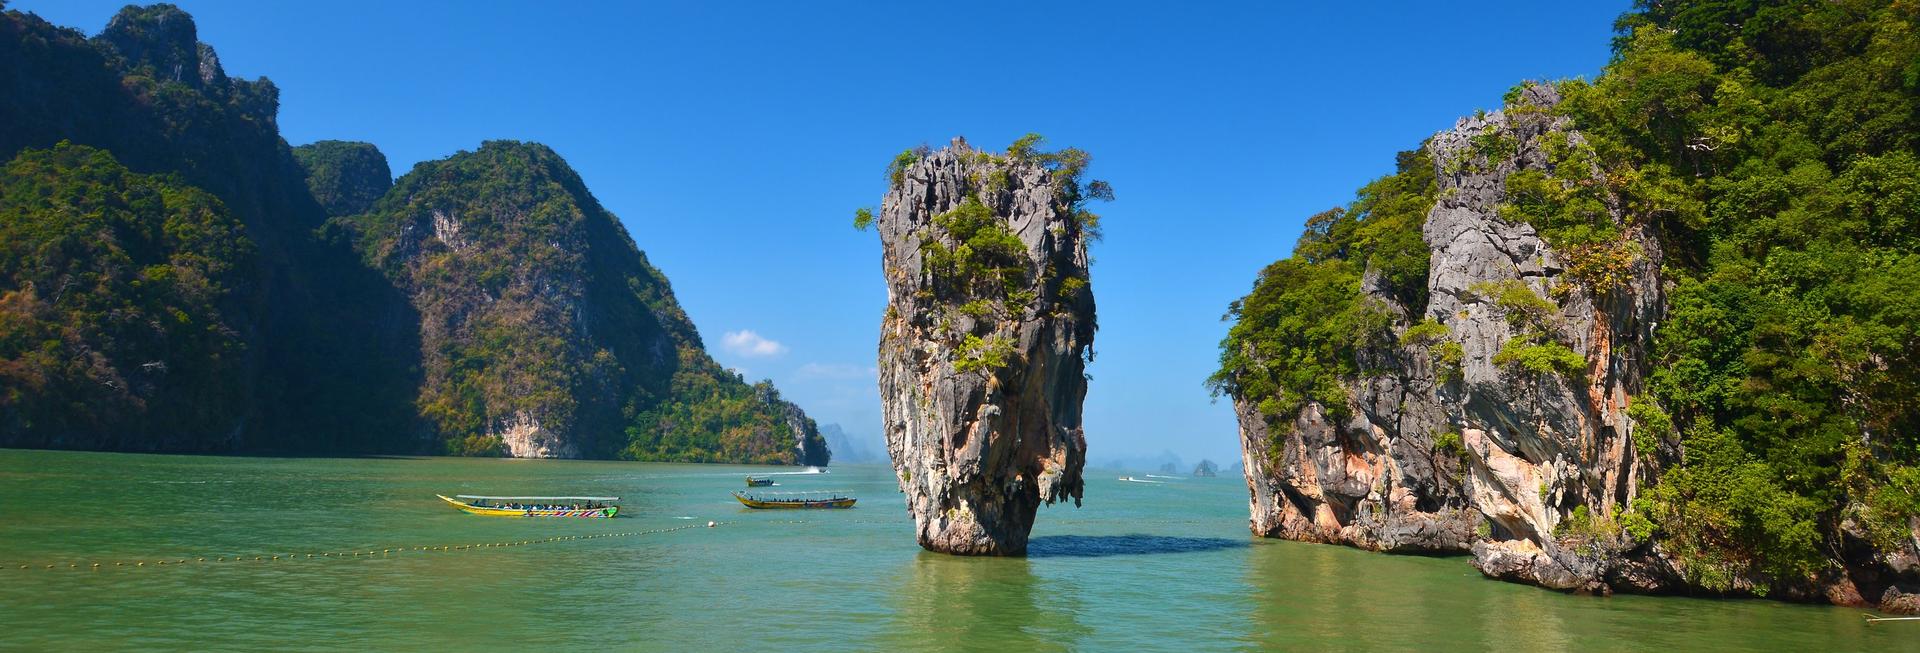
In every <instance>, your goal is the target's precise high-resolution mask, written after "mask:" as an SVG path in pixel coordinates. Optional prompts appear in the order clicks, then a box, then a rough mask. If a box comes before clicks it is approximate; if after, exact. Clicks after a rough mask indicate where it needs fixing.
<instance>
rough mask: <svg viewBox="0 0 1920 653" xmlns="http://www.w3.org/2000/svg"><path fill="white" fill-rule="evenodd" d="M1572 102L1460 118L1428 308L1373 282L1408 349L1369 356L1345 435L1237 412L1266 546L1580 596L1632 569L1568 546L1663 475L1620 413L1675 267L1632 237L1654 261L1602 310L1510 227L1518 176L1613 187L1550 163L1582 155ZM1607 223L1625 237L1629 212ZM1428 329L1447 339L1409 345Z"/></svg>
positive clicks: (1319, 412) (1527, 104)
mask: <svg viewBox="0 0 1920 653" xmlns="http://www.w3.org/2000/svg"><path fill="white" fill-rule="evenodd" d="M1557 102H1558V97H1557V95H1556V94H1555V93H1554V92H1553V90H1552V88H1551V87H1545V86H1530V87H1527V88H1526V90H1525V91H1524V93H1523V94H1522V95H1521V97H1520V98H1519V99H1518V100H1517V102H1516V104H1515V105H1513V106H1511V107H1509V109H1508V110H1507V111H1505V112H1495V113H1491V114H1486V115H1484V116H1482V117H1477V118H1468V119H1463V120H1461V121H1460V122H1459V124H1457V125H1455V127H1454V129H1452V130H1450V131H1447V132H1443V133H1441V134H1439V135H1437V136H1435V137H1434V138H1433V139H1432V140H1431V141H1429V142H1428V144H1427V146H1426V151H1427V154H1428V157H1429V159H1430V161H1431V165H1432V166H1433V167H1434V175H1435V180H1436V182H1437V190H1438V193H1437V196H1436V197H1435V202H1434V204H1433V206H1432V208H1431V209H1430V211H1429V212H1428V213H1427V216H1426V219H1425V226H1424V228H1423V230H1422V238H1423V240H1424V242H1425V243H1426V245H1427V247H1428V248H1429V249H1430V252H1431V255H1430V263H1429V265H1430V268H1429V269H1430V272H1429V275H1428V278H1427V287H1426V290H1427V292H1426V293H1425V295H1426V297H1427V298H1428V301H1427V305H1426V307H1425V309H1424V311H1421V310H1419V309H1418V308H1410V307H1408V306H1405V305H1403V304H1402V303H1401V301H1400V298H1399V296H1398V295H1397V294H1396V293H1394V292H1391V291H1390V289H1388V288H1385V287H1383V286H1382V283H1381V278H1380V275H1379V274H1377V273H1370V274H1368V275H1367V276H1365V277H1364V278H1363V279H1362V281H1361V288H1362V293H1363V294H1364V295H1365V296H1366V297H1367V298H1368V300H1370V301H1371V302H1373V303H1374V304H1375V305H1376V306H1378V307H1380V309H1381V310H1383V311H1384V312H1385V313H1386V314H1387V315H1388V316H1389V317H1390V318H1391V321H1392V324H1393V327H1392V329H1393V335H1394V337H1393V338H1391V339H1388V340H1386V341H1377V342H1374V343H1371V344H1369V345H1368V346H1365V347H1362V348H1361V349H1360V350H1359V351H1358V352H1357V353H1358V355H1359V357H1360V359H1361V360H1362V364H1361V367H1362V368H1363V369H1366V370H1370V371H1372V372H1373V373H1370V374H1363V375H1360V376H1358V377H1356V378H1349V379H1347V380H1346V381H1345V383H1344V392H1345V393H1346V394H1347V397H1348V404H1349V405H1350V406H1352V407H1353V410H1352V411H1351V413H1350V416H1349V417H1348V419H1346V420H1336V419H1332V418H1331V417H1330V415H1329V411H1328V410H1327V409H1326V407H1325V406H1323V405H1321V404H1318V403H1312V404H1309V405H1307V406H1306V407H1305V409H1303V410H1301V411H1300V414H1299V415H1298V416H1297V417H1296V418H1295V419H1294V420H1292V423H1291V429H1290V432H1287V433H1284V434H1279V435H1280V437H1275V436H1276V433H1275V430H1276V429H1275V427H1274V425H1272V424H1271V423H1270V421H1269V419H1268V418H1267V417H1266V416H1265V415H1262V414H1260V412H1259V410H1258V408H1257V407H1256V406H1255V404H1256V403H1257V402H1258V401H1259V398H1258V397H1241V398H1239V399H1237V400H1236V402H1235V408H1236V410H1237V411H1238V413H1239V415H1240V423H1241V431H1242V433H1241V439H1242V443H1243V445H1244V447H1243V448H1244V451H1245V456H1244V457H1245V463H1246V465H1247V469H1248V473H1247V479H1248V486H1249V489H1250V490H1251V495H1252V507H1253V520H1252V525H1253V530H1254V532H1255V533H1258V534H1261V535H1265V536H1268V537H1283V538H1288V539H1298V540H1307V541H1315V542H1328V543H1339V544H1351V545H1354V546H1359V547H1363V548H1368V549H1376V550H1386V551H1410V552H1414V551H1417V552H1446V551H1466V550H1469V549H1470V550H1472V551H1473V553H1474V555H1475V558H1476V565H1478V566H1480V567H1481V568H1482V569H1483V570H1485V571H1487V573H1489V574H1493V575H1498V576H1502V577H1507V578H1513V579H1516V580H1525V581H1530V582H1535V583H1539V584H1543V585H1547V586H1551V587H1560V588H1566V589H1603V587H1604V585H1605V584H1606V583H1607V582H1609V574H1610V573H1611V572H1612V566H1611V563H1613V562H1614V561H1616V560H1617V556H1615V555H1614V554H1617V553H1619V552H1611V551H1610V552H1608V555H1607V556H1602V557H1601V559H1599V560H1588V559H1581V560H1580V561H1578V562H1576V561H1574V559H1575V558H1580V556H1579V555H1577V554H1575V553H1573V552H1572V551H1571V550H1570V549H1564V548H1562V547H1561V545H1560V540H1558V539H1557V538H1555V537H1554V534H1555V533H1556V529H1558V528H1559V527H1560V526H1561V524H1562V523H1563V522H1566V521H1567V520H1569V519H1570V518H1572V517H1573V515H1574V511H1575V510H1576V509H1578V510H1582V511H1585V513H1586V514H1587V515H1589V516H1587V517H1585V518H1586V519H1611V518H1612V517H1614V516H1615V515H1614V513H1615V511H1617V510H1619V509H1620V507H1622V506H1624V505H1626V504H1627V503H1628V502H1630V501H1631V500H1632V499H1633V498H1634V496H1635V495H1636V493H1637V491H1638V489H1639V487H1640V482H1641V480H1642V478H1643V477H1644V476H1645V475H1646V474H1647V473H1648V471H1647V469H1646V468H1645V465H1646V464H1647V463H1648V462H1651V456H1649V457H1646V458H1643V457H1641V456H1636V455H1635V453H1636V452H1634V451H1633V449H1632V439H1631V437H1630V435H1629V429H1630V428H1631V426H1632V424H1631V420H1629V419H1627V417H1626V413H1625V411H1626V408H1627V405H1628V402H1629V401H1630V398H1631V397H1633V396H1635V395H1637V394H1639V393H1640V391H1641V385H1642V383H1643V381H1642V380H1643V379H1644V377H1645V376H1646V370H1645V369H1644V361H1645V360H1646V359H1647V357H1646V355H1645V347H1644V343H1646V342H1648V338H1649V335H1650V333H1651V329H1652V327H1653V325H1654V323H1655V322H1656V321H1657V320H1658V319H1659V311H1660V306H1661V299H1660V292H1661V285H1660V282H1659V279H1658V278H1657V276H1656V272H1657V270H1658V269H1659V260H1660V250H1659V247H1658V244H1657V243H1655V242H1654V241H1653V240H1652V239H1651V238H1648V237H1646V236H1645V235H1644V234H1643V233H1640V232H1638V231H1637V230H1634V231H1630V232H1629V233H1628V235H1627V238H1628V239H1630V241H1631V242H1632V243H1633V246H1634V248H1635V249H1636V250H1637V251H1638V252H1639V255H1638V256H1636V257H1634V258H1633V260H1632V262H1631V263H1630V264H1629V265H1628V267H1627V269H1626V270H1625V275H1626V276H1625V283H1622V284H1619V285H1613V286H1611V287H1609V288H1607V290H1606V291H1604V292H1599V291H1596V289H1595V287H1594V284H1593V283H1591V282H1589V281H1586V280H1582V279H1579V278H1576V277H1575V276H1572V275H1569V274H1568V262H1567V261H1565V260H1564V259H1563V256H1562V255H1561V254H1560V253H1559V252H1556V251H1555V250H1554V249H1553V248H1552V247H1549V246H1548V244H1547V243H1546V242H1545V241H1544V240H1543V239H1542V238H1541V237H1540V235H1539V233H1538V232H1537V231H1536V230H1535V228H1534V227H1533V226H1531V225H1528V224H1526V223H1522V222H1514V221H1511V220H1508V219H1506V218H1503V217H1502V215H1501V210H1500V209H1501V207H1502V206H1503V205H1505V204H1507V203H1509V202H1510V200H1511V198H1509V197H1507V193H1508V187H1509V185H1508V180H1509V178H1510V177H1512V176H1513V175H1515V174H1516V173H1517V172H1519V171H1535V172H1543V173H1547V174H1550V175H1551V176H1553V177H1554V178H1557V179H1575V180H1592V179H1593V178H1594V176H1595V175H1597V174H1598V173H1599V171H1598V170H1597V169H1595V168H1592V167H1591V166H1588V167H1585V168H1579V167H1577V166H1579V165H1580V164H1579V162H1580V161H1581V160H1582V159H1580V158H1579V157H1566V156H1558V157H1556V156H1550V153H1549V150H1550V149H1553V148H1563V149H1571V150H1574V151H1578V150H1579V149H1580V148H1584V147H1586V146H1585V143H1584V141H1583V140H1582V139H1581V137H1580V135H1579V134H1578V133H1577V132H1574V131H1572V130H1570V129H1569V127H1568V125H1567V124H1566V119H1565V118H1562V117H1557V116H1554V115H1552V114H1551V113H1550V111H1549V109H1550V108H1551V107H1552V106H1553V105H1554V104H1555V103H1557ZM1556 159H1559V160H1556ZM1603 205H1604V206H1606V207H1607V210H1608V211H1609V217H1608V219H1610V220H1611V221H1613V222H1615V223H1624V220H1622V219H1621V218H1620V216H1619V215H1618V209H1617V200H1614V199H1613V198H1611V197H1607V198H1605V199H1604V201H1603ZM1421 323H1427V324H1429V325H1434V324H1437V325H1439V327H1441V328H1437V329H1436V328H1434V327H1432V326H1429V327H1428V328H1427V329H1428V333H1429V334H1431V335H1426V336H1425V337H1420V334H1417V333H1416V337H1413V338H1409V337H1407V334H1408V332H1409V330H1410V329H1412V328H1413V327H1415V325H1417V324H1421ZM1528 346H1549V347H1551V346H1559V347H1564V348H1565V349H1566V350H1568V351H1571V352H1572V353H1573V354H1574V355H1575V356H1577V358H1578V360H1579V361H1580V363H1579V364H1578V365H1577V366H1569V367H1568V368H1566V369H1534V368H1530V367H1528V366H1526V365H1525V364H1524V362H1522V361H1517V360H1515V361H1509V360H1506V358H1505V357H1503V356H1502V352H1503V350H1511V351H1522V350H1524V348H1526V347H1528ZM1442 351H1446V352H1451V353H1449V354H1447V355H1445V356H1444V359H1443V356H1442V355H1441V354H1440V352H1442ZM1276 447H1278V449H1277V450H1276ZM1649 454H1657V452H1649ZM1476 530H1477V531H1479V532H1478V533H1477V534H1476ZM1616 580H1617V579H1616Z"/></svg>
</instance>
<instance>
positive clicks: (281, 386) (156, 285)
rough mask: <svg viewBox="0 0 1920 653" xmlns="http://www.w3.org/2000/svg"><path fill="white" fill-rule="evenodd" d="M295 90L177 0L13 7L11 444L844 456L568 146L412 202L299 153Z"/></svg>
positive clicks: (2, 430)
mask: <svg viewBox="0 0 1920 653" xmlns="http://www.w3.org/2000/svg"><path fill="white" fill-rule="evenodd" d="M0 4H3V3H0ZM278 98H279V91H278V90H277V88H276V87H275V86H274V85H273V83H272V82H269V81H267V80H266V79H264V78H262V79H257V80H243V79H237V78H231V77H228V76H227V75H226V73H225V71H224V69H223V68H222V66H221V63H220V60H219V57H218V56H217V55H216V54H215V52H214V50H213V48H212V47H210V46H208V45H207V44H205V43H200V42H199V40H198V37H197V33H196V29H195V27H194V24H193V20H192V18H191V17H189V16H188V15H187V14H186V13H185V12H183V11H181V10H180V9H179V8H177V7H174V6H172V5H166V4H157V5H151V6H147V7H135V6H129V7H127V8H125V9H123V10H121V11H120V12H119V13H118V14H117V15H115V16H114V17H113V18H112V20H111V21H110V22H109V23H108V25H107V27H106V28H105V29H104V30H102V31H101V33H100V34H99V35H98V36H96V37H93V38H87V37H86V36H85V35H84V34H82V33H81V32H79V31H77V30H73V29H69V28H63V27H56V26H54V25H51V24H48V23H47V22H46V21H44V20H41V19H40V18H39V17H37V16H34V15H32V14H28V13H23V12H18V11H6V12H0V125H4V128H0V161H5V160H10V159H12V160H14V161H13V163H11V164H8V165H7V167H6V168H5V171H6V176H5V178H4V179H0V188H3V189H4V191H5V193H6V195H5V197H6V198H7V203H6V204H5V205H4V206H0V220H4V223H0V233H5V234H6V235H7V236H8V237H7V239H6V242H5V243H4V244H3V245H0V246H4V247H5V248H6V249H5V253H6V257H7V258H6V260H4V261H0V380H4V381H5V386H4V387H0V446H41V447H63V448H85V449H123V450H161V451H227V452H232V451H240V452H284V453H372V452H433V453H438V452H453V453H462V454H480V455H486V454H506V453H513V454H516V455H579V456H599V457H612V456H625V457H629V458H640V459H664V460H689V461H730V462H771V463H807V464H825V463H826V461H827V457H828V453H827V451H826V448H825V445H824V444H823V443H822V442H821V440H820V438H819V436H818V434H817V432H815V430H814V427H813V423H812V420H811V419H808V418H807V417H806V415H805V414H804V413H803V412H801V411H800V409H799V408H798V407H796V406H793V405H792V404H790V403H787V402H785V401H782V400H780V398H779V394H778V392H777V391H775V390H774V389H773V388H772V386H771V385H769V384H765V383H762V384H758V385H749V384H747V383H745V382H744V381H742V380H741V379H740V378H738V376H737V375H734V374H732V373H730V372H727V371H725V370H723V369H721V368H720V367H719V366H718V365H717V364H716V363H714V362H713V360H712V359H711V358H709V357H708V356H707V355H706V353H705V351H704V349H702V346H701V342H700V339H699V336H698V334H697V333H696V332H695V331H694V328H693V325H692V324H691V323H690V322H689V321H688V320H687V319H686V316H685V315H684V314H683V313H682V312H681V311H680V309H679V307H678V305H677V304H676V303H675V302H674V300H673V296H672V293H671V291H670V290H669V289H668V286H667V282H666V279H665V277H664V276H662V275H661V274H660V273H659V271H657V270H654V269H653V268H652V267H650V266H648V265H647V263H646V261H645V259H644V257H643V256H642V255H641V254H640V253H639V251H638V250H637V249H636V248H635V246H634V243H633V241H632V239H630V238H629V237H628V236H627V234H626V232H625V230H624V229H623V228H621V226H620V225H619V223H618V222H617V221H616V220H614V218H613V217H612V216H611V215H610V214H607V213H606V212H605V211H604V210H603V209H601V208H600V207H599V205H598V204H597V203H596V202H594V201H593V199H592V196H591V195H589V194H588V193H587V191H586V189H585V187H584V186H583V185H582V184H581V183H580V180H579V177H578V176H577V175H575V174H574V173H573V171H572V170H570V169H568V168H567V167H566V165H565V163H564V162H562V161H560V159H559V157H558V156H557V155H554V154H553V153H552V152H551V151H550V150H547V149H546V148H544V147H541V146H536V145H523V144H510V143H497V144H489V145H488V146H487V147H485V148H483V149H482V151H481V152H478V153H463V154H462V155H459V156H456V157H454V158H452V159H448V160H446V161H440V162H433V163H429V164H426V165H423V166H422V167H421V168H420V169H419V170H416V171H415V173H414V174H412V175H409V176H408V177H407V178H406V179H405V180H403V181H402V183H401V184H400V187H399V188H395V189H393V192H391V193H389V192H388V191H389V189H390V188H392V187H393V180H392V178H391V172H390V171H389V170H388V168H387V162H386V158H385V157H384V156H383V155H381V153H380V152H379V150H378V149H376V148H374V147H373V146H372V145H368V144H364V143H347V142H340V141H321V142H318V143H314V144H311V145H306V146H302V147H300V148H297V149H296V148H290V147H289V146H288V145H287V144H286V142H285V141H283V140H282V139H281V138H280V135H279V130H278V126H277V124H276V123H275V115H276V113H277V111H278V108H279V107H278V101H279V100H278ZM16 157H17V158H16ZM123 166H124V167H123ZM383 197H384V198H385V199H382V198H383ZM436 216H437V217H436ZM329 217H338V219H337V220H334V221H332V222H329ZM436 229H445V230H444V231H436ZM363 254H364V256H363ZM515 433H517V434H519V435H520V436H529V435H530V434H535V433H543V434H545V435H543V436H542V437H552V438H557V439H556V440H555V441H554V443H552V446H548V447H544V448H543V447H526V448H517V449H516V448H513V447H509V446H506V444H507V441H508V440H511V439H512V438H510V437H509V438H506V439H503V436H506V435H508V434H515ZM523 439H525V438H523Z"/></svg>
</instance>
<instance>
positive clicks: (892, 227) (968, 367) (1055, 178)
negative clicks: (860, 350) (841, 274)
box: [855, 135, 1112, 555]
mask: <svg viewBox="0 0 1920 653" xmlns="http://www.w3.org/2000/svg"><path fill="white" fill-rule="evenodd" d="M1039 142H1040V141H1039V137H1038V136H1031V135H1029V136H1028V137H1026V138H1023V139H1021V140H1020V141H1018V142H1016V143H1015V144H1014V145H1013V146H1012V147H1010V148H1008V149H1007V151H1006V152H1004V153H993V152H986V151H982V150H976V149H973V147H971V146H970V145H968V144H967V142H966V141H965V140H964V139H959V138H956V139H954V141H953V144H952V146H950V147H947V148H945V149H942V150H940V151H938V152H930V151H927V150H926V149H925V148H921V149H918V150H910V151H907V152H904V153H902V154H901V155H900V156H899V158H897V159H895V161H894V163H893V166H892V167H891V168H890V169H889V171H888V177H889V181H890V183H891V186H890V188H889V190H888V192H887V195H886V198H885V201H884V203H883V205H882V206H881V208H880V212H879V214H878V216H877V218H876V216H875V215H874V214H873V213H872V211H871V210H868V209H862V210H861V211H860V212H859V214H858V216H857V217H856V222H855V224H856V226H859V227H861V228H862V229H865V228H866V227H867V226H868V225H869V224H872V223H874V222H876V220H877V223H878V229H879V233H880V241H881V246H882V254H881V269H882V271H883V273H884V274H885V276H886V280H887V297H888V299H887V310H886V315H885V317H884V319H882V320H881V324H880V329H881V335H880V355H879V368H880V395H881V401H882V404H883V409H884V416H883V427H884V428H885V429H886V437H887V451H888V453H889V454H891V456H892V458H893V465H894V469H895V471H896V472H897V474H898V476H899V481H900V489H901V491H902V492H903V493H905V494H906V503H907V511H908V512H909V513H911V514H912V515H913V519H914V526H915V532H916V537H917V539H918V540H919V543H920V546H922V547H925V548H927V549H930V550H934V551H941V552H946V553H957V554H965V555H1021V554H1024V553H1025V552H1026V549H1027V536H1028V533H1029V532H1030V531H1031V530H1032V528H1033V520H1034V516H1035V513H1036V512H1037V511H1038V509H1039V507H1040V505H1041V504H1042V503H1046V504H1052V503H1053V502H1055V501H1063V500H1066V499H1069V498H1071V499H1073V501H1074V503H1075V505H1078V504H1079V501H1080V496H1081V490H1082V481H1081V478H1080V471H1081V468H1082V466H1084V464H1085V462H1086V449H1087V445H1086V438H1085V434H1084V433H1083V432H1082V430H1081V413H1080V410H1081V400H1082V399H1084V398H1085V396H1086V392H1087V377H1086V375H1085V368H1086V364H1087V362H1088V361H1090V360H1091V359H1092V356H1093V349H1092V345H1093V335H1094V330H1095V322H1094V305H1093V290H1092V287H1091V286H1090V285H1089V282H1088V276H1087V265H1088V259H1087V244H1088V242H1089V241H1091V240H1095V239H1097V238H1098V237H1099V234H1098V226H1099V218H1098V216H1096V215H1094V214H1093V213H1092V212H1090V211H1088V210H1087V209H1086V207H1085V206H1084V205H1085V203H1086V202H1087V201H1089V200H1093V199H1110V198H1111V197H1112V192H1111V190H1109V189H1108V188H1107V185H1106V184H1105V183H1103V182H1098V181H1094V182H1087V183H1085V184H1083V183H1082V182H1081V175H1082V173H1083V171H1084V170H1085V168H1086V166H1087V164H1088V162H1089V159H1088V157H1087V155H1086V154H1085V153H1083V152H1080V151H1078V150H1074V149H1070V148H1069V149H1065V150H1061V151H1059V152H1052V153H1048V152H1041V151H1039V150H1037V149H1036V146H1037V145H1038V144H1039Z"/></svg>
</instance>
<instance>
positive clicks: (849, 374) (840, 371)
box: [793, 363, 880, 380]
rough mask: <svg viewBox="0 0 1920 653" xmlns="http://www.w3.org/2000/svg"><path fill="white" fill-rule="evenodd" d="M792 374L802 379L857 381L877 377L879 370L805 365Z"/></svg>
mask: <svg viewBox="0 0 1920 653" xmlns="http://www.w3.org/2000/svg"><path fill="white" fill-rule="evenodd" d="M793 373H794V376H798V377H800V378H803V379H836V380H857V379H871V378H873V377H876V376H879V375H880V370H879V368H875V367H871V366H868V367H861V366H859V365H848V364H846V363H807V364H805V365H801V366H800V369H797V370H794V371H793Z"/></svg>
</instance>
